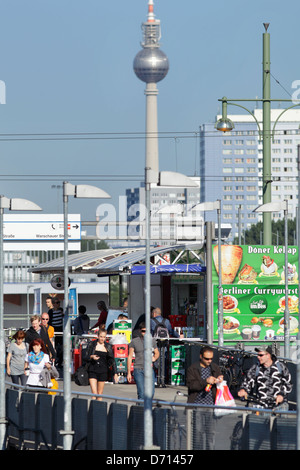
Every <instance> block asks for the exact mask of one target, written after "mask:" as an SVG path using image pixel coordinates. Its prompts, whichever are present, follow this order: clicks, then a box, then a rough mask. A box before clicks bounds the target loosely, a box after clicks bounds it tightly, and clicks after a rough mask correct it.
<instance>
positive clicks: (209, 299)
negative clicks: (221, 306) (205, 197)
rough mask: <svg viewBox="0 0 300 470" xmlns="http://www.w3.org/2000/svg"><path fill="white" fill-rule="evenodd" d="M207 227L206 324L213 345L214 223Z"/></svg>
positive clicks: (207, 223) (208, 336) (209, 340)
mask: <svg viewBox="0 0 300 470" xmlns="http://www.w3.org/2000/svg"><path fill="white" fill-rule="evenodd" d="M205 225H206V324H207V342H208V344H212V343H213V308H212V307H213V295H212V225H213V222H205Z"/></svg>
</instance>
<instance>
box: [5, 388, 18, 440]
mask: <svg viewBox="0 0 300 470" xmlns="http://www.w3.org/2000/svg"><path fill="white" fill-rule="evenodd" d="M19 399H20V397H19V392H18V390H13V389H7V390H6V416H7V420H8V425H7V446H8V448H15V447H17V446H18V445H19V439H20V433H19Z"/></svg>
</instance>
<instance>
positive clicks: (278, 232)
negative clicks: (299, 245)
mask: <svg viewBox="0 0 300 470" xmlns="http://www.w3.org/2000/svg"><path fill="white" fill-rule="evenodd" d="M296 233H297V229H296V219H288V245H295V244H296ZM262 234H263V224H262V222H258V223H257V224H253V225H251V227H250V229H248V230H246V231H245V234H242V244H244V243H245V244H246V245H260V244H261V243H262V239H263V238H262V237H263V235H262ZM244 235H245V237H244ZM244 240H245V241H244ZM234 243H235V244H237V243H238V238H237V237H236V238H235V239H234ZM272 244H273V245H277V244H278V245H284V220H278V221H277V222H274V221H272Z"/></svg>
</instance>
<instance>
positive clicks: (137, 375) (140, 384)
mask: <svg viewBox="0 0 300 470" xmlns="http://www.w3.org/2000/svg"><path fill="white" fill-rule="evenodd" d="M133 375H134V380H135V383H136V387H137V396H138V399H139V400H143V399H144V377H145V374H144V370H143V369H134V371H133ZM154 383H155V377H154V370H153V369H152V398H153V397H154V391H155V386H154Z"/></svg>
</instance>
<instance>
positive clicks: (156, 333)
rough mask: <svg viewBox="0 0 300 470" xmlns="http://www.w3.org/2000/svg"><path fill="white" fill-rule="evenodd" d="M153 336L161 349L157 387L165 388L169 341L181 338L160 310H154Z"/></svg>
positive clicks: (152, 321) (152, 319)
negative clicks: (173, 338)
mask: <svg viewBox="0 0 300 470" xmlns="http://www.w3.org/2000/svg"><path fill="white" fill-rule="evenodd" d="M150 327H151V334H152V336H153V338H155V339H156V340H157V347H158V349H159V359H158V361H157V364H155V365H156V366H157V386H158V387H160V386H161V387H165V386H166V384H165V369H166V364H165V361H166V357H165V356H166V350H167V347H168V339H169V338H170V336H173V337H175V338H179V334H178V333H177V332H176V331H174V330H173V328H172V325H171V323H170V320H168V319H167V318H163V316H162V314H161V310H160V308H158V307H157V308H154V309H153V310H152V318H151V323H150Z"/></svg>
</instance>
